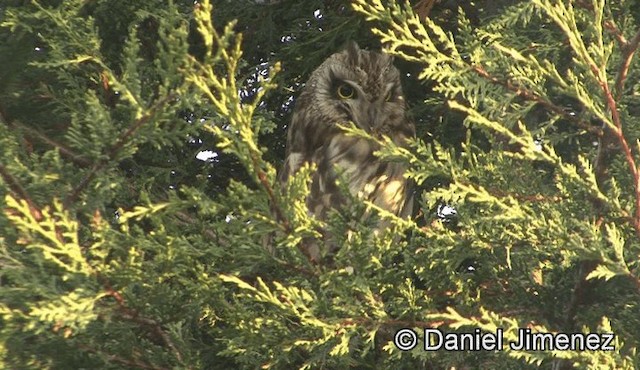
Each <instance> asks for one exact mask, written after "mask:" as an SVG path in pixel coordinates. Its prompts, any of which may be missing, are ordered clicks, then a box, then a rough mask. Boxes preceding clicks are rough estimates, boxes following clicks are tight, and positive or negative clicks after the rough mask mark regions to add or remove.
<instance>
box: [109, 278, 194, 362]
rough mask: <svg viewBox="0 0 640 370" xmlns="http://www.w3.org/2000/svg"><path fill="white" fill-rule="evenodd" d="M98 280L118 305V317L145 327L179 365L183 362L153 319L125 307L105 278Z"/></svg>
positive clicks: (180, 355)
mask: <svg viewBox="0 0 640 370" xmlns="http://www.w3.org/2000/svg"><path fill="white" fill-rule="evenodd" d="M98 278H99V280H102V284H103V286H104V289H105V291H106V293H107V295H109V296H111V297H113V299H114V300H115V301H116V303H117V304H118V309H119V312H120V317H122V318H123V319H126V320H129V321H133V322H135V323H136V324H139V325H140V326H141V327H146V328H147V329H148V330H149V331H150V332H151V333H152V334H154V335H155V336H157V337H158V338H160V340H161V341H162V343H164V345H165V346H167V347H168V348H169V349H170V350H171V352H172V353H173V354H174V356H175V357H176V359H177V360H178V361H179V362H180V363H182V362H183V361H182V354H181V353H180V351H179V350H178V348H177V347H176V345H175V344H174V343H173V341H172V340H171V338H170V337H169V335H168V334H167V333H166V332H165V331H164V329H162V327H161V326H160V324H159V323H158V322H157V321H155V320H153V319H149V318H146V317H144V316H142V315H140V313H139V312H138V311H137V310H134V309H132V308H129V307H128V306H127V305H126V302H125V300H124V297H122V295H121V294H120V292H118V291H117V290H115V289H114V288H113V287H111V284H110V283H109V282H108V281H107V280H106V279H105V278H100V276H99V275H98ZM151 339H153V338H151Z"/></svg>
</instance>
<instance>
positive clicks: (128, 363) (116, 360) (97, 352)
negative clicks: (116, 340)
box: [78, 344, 169, 370]
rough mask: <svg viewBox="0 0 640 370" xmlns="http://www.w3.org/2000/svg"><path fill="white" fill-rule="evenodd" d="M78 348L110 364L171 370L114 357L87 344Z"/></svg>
mask: <svg viewBox="0 0 640 370" xmlns="http://www.w3.org/2000/svg"><path fill="white" fill-rule="evenodd" d="M78 348H80V349H81V350H83V351H85V352H88V353H93V354H95V355H98V356H100V357H104V358H105V359H106V360H107V361H108V362H114V363H117V364H120V365H124V366H128V367H131V368H134V369H142V370H169V368H166V367H158V366H154V365H151V364H148V363H145V362H141V361H140V360H137V359H125V358H122V357H120V356H118V355H113V354H108V353H104V352H103V351H100V350H98V349H95V348H92V347H90V346H87V345H86V344H79V345H78Z"/></svg>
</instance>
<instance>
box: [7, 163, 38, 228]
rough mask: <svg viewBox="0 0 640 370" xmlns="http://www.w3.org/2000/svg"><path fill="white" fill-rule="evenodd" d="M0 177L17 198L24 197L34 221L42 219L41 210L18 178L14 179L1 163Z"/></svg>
mask: <svg viewBox="0 0 640 370" xmlns="http://www.w3.org/2000/svg"><path fill="white" fill-rule="evenodd" d="M0 177H2V180H3V181H4V182H5V183H6V184H7V186H8V187H9V190H11V191H12V192H13V193H15V194H16V195H17V198H19V199H24V201H25V202H27V204H28V205H29V211H30V212H31V215H32V216H33V218H34V219H35V220H36V221H42V212H41V211H40V207H39V206H38V205H36V203H35V202H34V201H33V199H31V197H30V196H29V194H28V193H27V191H26V190H25V189H24V188H23V187H22V185H20V183H19V182H18V180H16V179H15V177H13V176H12V175H11V174H10V173H9V171H7V168H6V167H5V166H4V165H2V164H0Z"/></svg>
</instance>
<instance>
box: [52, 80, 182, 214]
mask: <svg viewBox="0 0 640 370" xmlns="http://www.w3.org/2000/svg"><path fill="white" fill-rule="evenodd" d="M173 97H174V94H173V93H170V94H168V95H167V96H165V97H164V98H162V99H160V100H158V101H157V102H156V104H155V105H153V106H152V107H151V109H149V111H147V112H146V113H145V114H144V115H143V116H142V117H140V118H138V119H137V120H136V121H134V122H133V123H132V124H131V126H130V127H129V128H128V129H127V130H126V131H124V132H123V133H122V134H120V136H119V137H118V139H117V140H116V142H115V144H113V145H112V146H111V148H109V150H108V152H107V158H106V159H104V160H100V161H98V162H96V163H94V165H93V166H92V167H91V169H90V170H89V173H88V174H86V175H85V177H84V178H83V179H82V180H80V182H79V183H78V185H76V186H75V187H74V188H73V189H72V190H71V192H70V193H69V195H68V196H67V197H66V198H65V200H64V202H63V205H64V207H65V208H69V207H70V206H71V204H72V203H73V202H75V201H76V200H77V199H78V196H80V193H81V192H82V191H83V190H84V189H85V188H86V187H87V186H88V185H89V183H90V182H91V181H92V180H93V179H94V178H95V176H96V175H97V174H98V172H100V171H101V170H102V169H104V168H105V167H106V166H107V165H108V164H109V163H110V162H111V161H112V160H114V159H115V158H116V156H117V154H118V153H119V152H120V150H122V148H123V147H124V146H125V145H126V144H127V143H128V142H129V141H130V140H131V139H132V138H133V136H134V134H135V133H136V132H137V131H138V130H139V129H140V128H141V127H142V126H144V125H145V124H146V123H148V122H149V121H150V120H151V118H153V116H154V115H155V114H156V112H157V110H158V109H160V108H161V107H162V106H163V105H165V104H166V103H167V102H168V101H170V100H172V99H173Z"/></svg>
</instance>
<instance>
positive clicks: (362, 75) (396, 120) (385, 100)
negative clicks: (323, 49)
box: [303, 42, 411, 137]
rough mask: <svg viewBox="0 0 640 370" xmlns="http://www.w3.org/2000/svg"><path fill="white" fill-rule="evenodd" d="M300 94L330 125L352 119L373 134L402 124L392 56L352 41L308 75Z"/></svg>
mask: <svg viewBox="0 0 640 370" xmlns="http://www.w3.org/2000/svg"><path fill="white" fill-rule="evenodd" d="M303 95H307V96H305V100H306V99H308V103H310V104H314V105H316V107H317V108H318V109H317V111H319V112H322V115H323V116H324V118H325V119H327V118H329V119H330V120H331V123H334V124H337V123H347V122H349V121H352V122H353V123H354V124H356V125H357V126H358V127H360V128H362V129H364V130H366V131H368V132H370V133H374V134H376V133H385V134H388V133H389V132H391V131H394V129H398V128H400V127H402V126H403V125H404V126H406V117H405V101H404V96H403V95H402V86H401V84H400V73H399V72H398V69H397V68H396V67H395V66H394V65H393V58H392V57H391V56H389V55H386V54H382V53H378V52H373V51H367V50H362V49H360V47H358V45H357V44H356V43H355V42H351V43H349V44H348V45H347V47H346V48H345V49H344V50H342V51H340V52H338V53H335V54H333V55H332V56H330V57H329V58H328V59H327V60H325V61H324V62H323V63H322V64H321V65H320V66H319V67H318V68H317V69H316V70H315V71H314V72H313V73H312V74H311V77H310V78H309V81H308V83H307V85H306V86H305V89H304V92H303ZM410 134H411V133H408V135H406V136H407V137H408V136H409V135H410Z"/></svg>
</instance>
